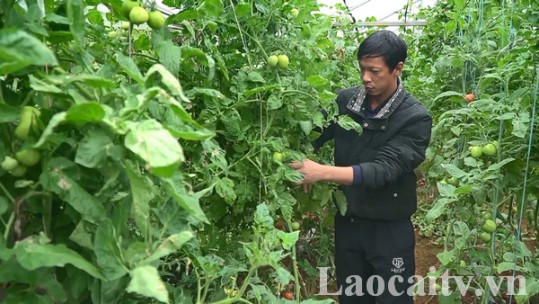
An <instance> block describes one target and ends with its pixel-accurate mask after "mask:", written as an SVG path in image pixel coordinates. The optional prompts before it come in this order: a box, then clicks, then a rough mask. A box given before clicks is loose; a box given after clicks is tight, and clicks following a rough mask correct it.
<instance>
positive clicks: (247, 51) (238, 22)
mask: <svg viewBox="0 0 539 304" xmlns="http://www.w3.org/2000/svg"><path fill="white" fill-rule="evenodd" d="M230 5H231V7H232V12H234V19H235V20H236V24H237V25H238V29H239V31H240V37H241V42H242V43H243V48H244V49H245V52H246V53H247V61H248V62H249V66H250V67H251V68H252V67H253V64H252V63H251V56H250V54H249V48H248V47H247V43H246V42H245V37H243V30H242V29H241V25H240V21H239V20H238V14H237V13H236V8H235V7H234V2H232V0H230Z"/></svg>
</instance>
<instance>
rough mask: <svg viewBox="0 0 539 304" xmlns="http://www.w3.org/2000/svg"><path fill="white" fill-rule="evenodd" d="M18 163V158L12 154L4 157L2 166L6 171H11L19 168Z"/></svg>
mask: <svg viewBox="0 0 539 304" xmlns="http://www.w3.org/2000/svg"><path fill="white" fill-rule="evenodd" d="M18 165H19V162H18V161H17V160H16V159H14V158H13V157H10V156H6V158H4V161H3V162H2V165H1V167H2V169H3V170H5V171H11V170H13V169H15V168H17V166H18Z"/></svg>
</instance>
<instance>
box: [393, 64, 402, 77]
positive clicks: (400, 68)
mask: <svg viewBox="0 0 539 304" xmlns="http://www.w3.org/2000/svg"><path fill="white" fill-rule="evenodd" d="M403 67H404V62H402V61H400V62H399V63H397V66H395V70H394V71H395V72H397V76H399V75H400V74H401V72H402V69H403Z"/></svg>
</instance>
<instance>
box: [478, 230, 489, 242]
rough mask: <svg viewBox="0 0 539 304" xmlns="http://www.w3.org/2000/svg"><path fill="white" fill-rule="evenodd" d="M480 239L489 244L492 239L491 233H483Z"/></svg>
mask: <svg viewBox="0 0 539 304" xmlns="http://www.w3.org/2000/svg"><path fill="white" fill-rule="evenodd" d="M479 237H480V238H481V239H482V240H483V241H485V242H489V241H490V239H491V236H490V233H488V232H481V234H480V235H479Z"/></svg>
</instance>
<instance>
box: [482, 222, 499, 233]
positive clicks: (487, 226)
mask: <svg viewBox="0 0 539 304" xmlns="http://www.w3.org/2000/svg"><path fill="white" fill-rule="evenodd" d="M483 230H484V231H485V232H489V233H492V232H494V231H496V222H495V221H493V220H491V219H488V220H486V221H485V223H484V224H483Z"/></svg>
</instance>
